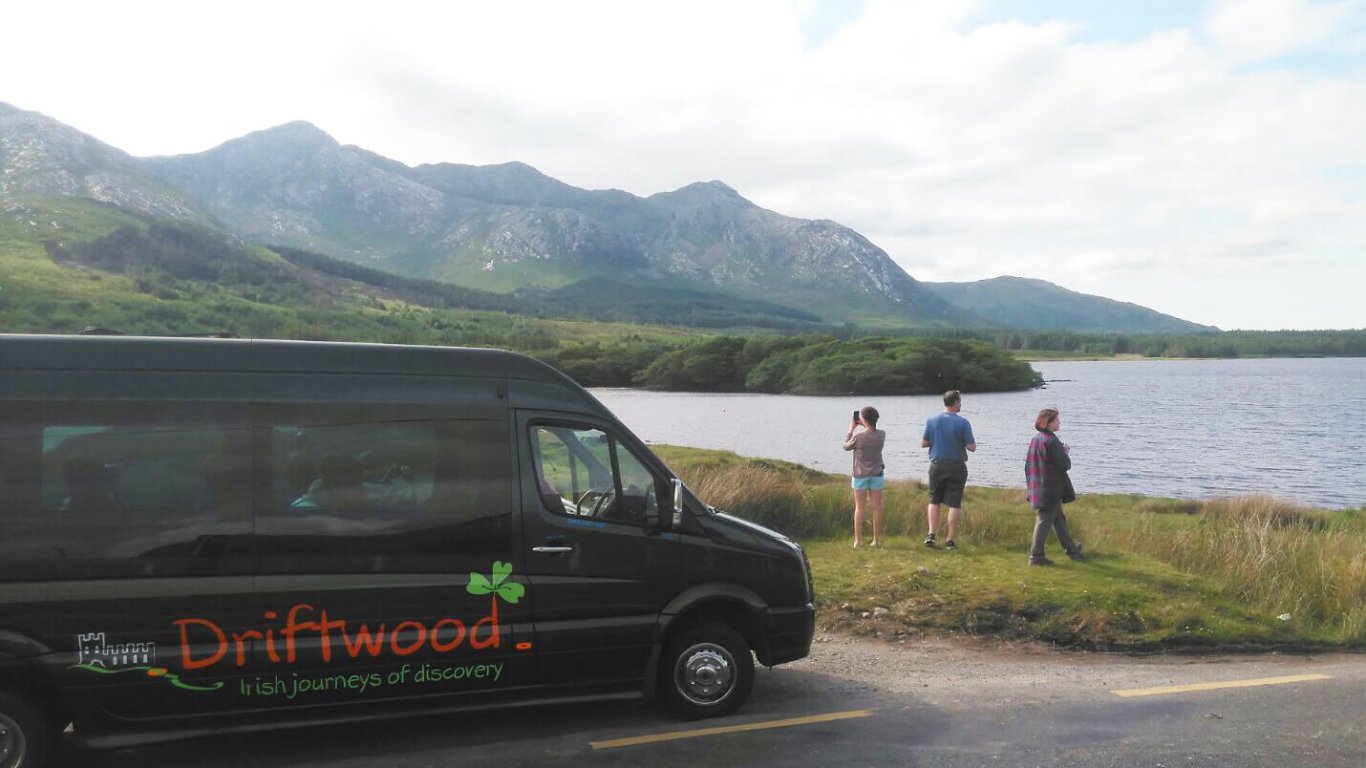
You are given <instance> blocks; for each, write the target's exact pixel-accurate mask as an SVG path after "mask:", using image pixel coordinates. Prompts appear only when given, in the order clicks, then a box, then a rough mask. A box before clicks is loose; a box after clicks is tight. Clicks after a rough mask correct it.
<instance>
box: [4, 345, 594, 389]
mask: <svg viewBox="0 0 1366 768" xmlns="http://www.w3.org/2000/svg"><path fill="white" fill-rule="evenodd" d="M0 368H4V369H10V370H20V369H30V370H72V371H82V370H83V371H100V370H108V371H115V370H117V371H234V372H279V373H390V374H403V375H415V376H422V375H430V376H473V377H489V378H505V379H525V380H530V381H541V382H556V383H559V382H568V383H570V384H571V385H573V386H574V387H576V388H577V387H578V385H577V384H574V383H573V381H572V380H571V379H570V378H569V377H567V376H565V375H564V374H563V373H560V372H559V371H557V370H555V369H554V368H552V367H550V366H549V365H546V364H545V363H543V362H541V361H539V360H536V359H534V358H531V357H528V356H526V355H522V354H519V353H516V352H508V351H506V350H499V349H472V348H466V347H436V346H416V345H414V346H407V345H400V344H362V343H352V342H332V341H284V340H278V339H221V338H182V337H161V336H67V335H48V334H0Z"/></svg>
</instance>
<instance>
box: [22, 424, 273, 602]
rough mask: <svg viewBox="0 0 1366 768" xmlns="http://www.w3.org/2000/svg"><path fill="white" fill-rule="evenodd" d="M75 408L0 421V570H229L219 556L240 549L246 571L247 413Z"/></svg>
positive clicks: (70, 573)
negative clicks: (189, 414)
mask: <svg viewBox="0 0 1366 768" xmlns="http://www.w3.org/2000/svg"><path fill="white" fill-rule="evenodd" d="M79 410H84V411H86V412H85V413H78V412H72V413H65V414H64V413H61V412H60V411H61V409H53V408H50V407H49V408H47V409H37V410H35V411H32V412H31V413H33V414H35V415H38V416H39V418H38V419H36V420H27V423H23V421H21V422H20V423H14V422H13V421H10V420H7V421H6V423H5V426H4V427H3V429H0V444H3V446H4V449H3V452H2V453H0V463H3V469H2V470H0V472H3V475H4V476H5V482H4V483H3V485H0V492H3V494H4V498H3V499H0V508H3V509H4V510H5V513H4V515H5V517H6V518H9V519H6V520H4V521H3V525H4V529H5V531H6V533H5V535H4V536H3V537H0V563H3V565H0V568H4V567H5V566H9V565H15V564H18V563H24V562H29V563H34V565H33V566H32V567H29V568H27V569H25V575H26V576H27V577H28V578H43V577H46V578H62V577H71V578H83V577H97V576H168V575H190V574H215V573H230V572H234V567H233V565H232V564H231V563H230V562H228V560H225V559H224V558H228V559H232V558H238V559H240V562H239V563H238V565H239V566H240V569H245V567H246V564H247V562H246V558H247V557H248V556H249V555H250V546H251V543H250V537H251V507H250V466H251V461H250V455H249V451H250V442H249V436H250V430H249V429H248V428H247V425H246V423H245V421H244V422H241V423H236V424H233V423H218V424H214V423H203V421H202V416H203V413H201V414H200V417H201V418H200V420H198V421H188V422H186V421H178V420H173V419H174V417H173V416H172V417H171V418H158V417H157V414H155V413H150V412H149V413H141V414H140V413H138V412H137V409H135V408H132V407H129V406H125V407H123V408H122V409H114V408H108V409H102V408H94V407H89V406H87V407H83V408H80V409H79ZM101 410H102V411H105V412H104V413H99V412H97V411H101ZM120 411H122V413H120ZM20 413H22V412H20ZM180 415H181V417H184V416H185V415H186V414H185V413H181V414H180ZM19 419H21V420H24V417H23V416H22V415H20V416H19ZM14 518H19V519H14ZM240 569H239V570H240Z"/></svg>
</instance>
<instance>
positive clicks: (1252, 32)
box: [0, 0, 1366, 330]
mask: <svg viewBox="0 0 1366 768" xmlns="http://www.w3.org/2000/svg"><path fill="white" fill-rule="evenodd" d="M4 27H5V32H4V45H3V46H0V101H4V102H8V103H10V104H11V105H13V106H16V107H19V108H21V109H27V110H32V111H36V112H41V113H43V114H45V115H48V116H49V117H52V118H55V119H57V120H60V121H62V122H63V123H66V124H68V125H70V126H72V127H74V128H76V129H78V130H81V131H84V132H85V133H88V134H90V135H92V136H94V137H95V138H97V139H99V140H101V141H104V142H106V143H108V144H112V145H114V146H115V147H118V148H120V149H122V150H125V151H127V152H129V153H131V154H133V155H136V156H149V155H173V154H183V153H192V152H201V151H204V150H206V149H210V148H212V147H214V146H217V145H219V144H221V143H223V142H225V141H228V140H231V139H233V138H237V137H239V136H242V135H244V134H247V133H249V132H252V131H256V130H262V129H265V128H269V127H272V126H275V125H279V124H282V123H286V122H290V121H293V120H306V121H308V122H310V123H313V124H314V125H316V126H318V127H319V128H321V129H322V130H324V131H326V132H327V133H329V134H330V135H331V136H332V137H333V138H335V139H337V140H338V141H340V142H342V143H343V144H355V145H358V146H361V147H364V148H365V149H368V150H370V151H373V152H376V153H378V154H381V155H384V156H386V157H389V158H392V159H395V160H398V161H400V162H403V163H405V164H408V165H419V164H422V163H437V162H451V163H465V164H472V165H484V164H492V163H503V162H509V161H520V162H524V163H528V164H530V165H532V166H534V167H536V168H537V169H539V170H540V171H542V172H543V173H546V174H548V175H550V176H552V177H554V178H556V179H559V180H560V181H563V182H565V183H568V184H572V185H574V186H577V187H583V188H587V189H623V190H626V191H628V192H631V193H633V194H636V195H641V196H646V195H651V194H654V193H657V192H664V191H669V190H673V189H677V188H679V187H682V186H685V185H687V184H690V183H692V182H695V181H711V180H719V181H722V182H724V183H726V184H727V185H729V186H731V187H732V188H734V189H735V190H737V191H738V192H739V193H740V194H741V195H743V196H744V197H746V198H747V199H749V200H751V201H753V202H754V203H755V204H757V205H760V206H762V207H764V208H768V209H770V210H773V211H776V212H778V213H781V214H784V215H787V216H795V217H799V218H806V219H829V220H833V221H836V222H838V223H840V224H843V225H845V226H848V227H851V228H853V229H854V230H857V231H858V232H859V233H861V234H863V235H864V236H866V237H867V238H869V239H870V240H871V241H872V242H873V243H875V244H877V245H878V246H880V247H881V248H882V249H884V250H885V251H886V252H887V253H888V255H890V256H891V257H892V258H893V259H894V260H895V261H896V262H897V263H898V264H900V265H901V267H902V268H904V269H905V270H906V271H907V272H908V273H909V274H910V275H911V276H912V277H914V278H916V279H918V280H923V281H936V282H939V281H971V280H981V279H987V278H992V277H997V276H1000V275H1017V276H1021V277H1031V278H1038V279H1042V280H1048V281H1050V282H1053V283H1056V284H1058V285H1061V286H1063V287H1065V288H1068V289H1071V290H1074V291H1081V292H1083V293H1090V294H1096V295H1100V296H1105V297H1107V298H1111V299H1115V300H1119V301H1128V302H1133V303H1135V304H1140V305H1142V306H1145V307H1150V308H1152V309H1155V310H1157V311H1159V312H1164V313H1167V314H1171V315H1175V316H1177V317H1180V318H1182V319H1185V320H1190V321H1193V322H1197V323H1202V324H1206V325H1214V326H1218V327H1220V328H1223V329H1225V330H1231V329H1263V330H1278V329H1326V328H1366V0H1207V1H1202V0H1111V1H1110V2H1104V3H1101V2H1092V1H1091V0H924V1H921V0H903V1H900V2H880V1H879V0H866V2H852V1H851V2H835V1H833V0H722V1H720V2H713V0H684V1H681V2H680V1H678V0H623V1H621V2H615V1H614V2H608V1H601V2H600V1H597V0H544V1H541V0H537V1H531V0H498V2H486V1H483V0H480V1H478V2H472V1H471V2H467V1H466V0H446V1H445V2H435V1H433V2H410V1H409V0H387V1H386V2H384V3H361V2H351V1H350V0H329V1H328V2H311V1H308V0H270V1H269V2H257V0H234V1H233V2H231V3H227V2H216V1H215V0H203V1H202V2H194V3H186V2H183V0H177V1H176V2H145V1H143V0H120V1H119V2H107V0H102V1H101V2H75V1H74V0H45V1H44V2H42V3H37V2H28V3H14V4H10V6H8V7H7V8H6V10H5V22H4Z"/></svg>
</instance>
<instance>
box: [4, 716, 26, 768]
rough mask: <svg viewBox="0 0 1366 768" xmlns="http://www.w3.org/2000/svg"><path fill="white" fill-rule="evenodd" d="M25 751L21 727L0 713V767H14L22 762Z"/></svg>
mask: <svg viewBox="0 0 1366 768" xmlns="http://www.w3.org/2000/svg"><path fill="white" fill-rule="evenodd" d="M27 751H28V749H27V744H26V742H25V741H24V731H23V729H22V728H20V727H19V724H18V723H16V722H14V720H12V719H11V718H9V717H7V716H6V715H5V714H4V713H0V768H14V767H15V766H17V765H21V764H23V762H24V755H25V754H26V753H27Z"/></svg>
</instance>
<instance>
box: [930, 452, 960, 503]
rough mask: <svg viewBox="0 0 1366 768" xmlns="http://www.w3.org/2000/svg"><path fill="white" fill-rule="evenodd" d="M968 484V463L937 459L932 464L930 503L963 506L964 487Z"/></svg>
mask: <svg viewBox="0 0 1366 768" xmlns="http://www.w3.org/2000/svg"><path fill="white" fill-rule="evenodd" d="M967 484H968V465H967V463H966V462H962V461H936V462H933V463H931V464H930V503H931V504H947V505H949V506H950V507H961V506H963V489H964V488H965V487H967Z"/></svg>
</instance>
